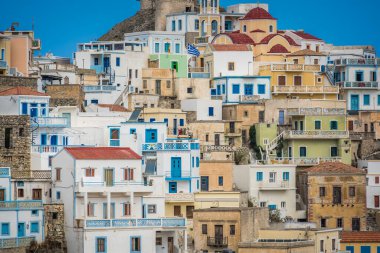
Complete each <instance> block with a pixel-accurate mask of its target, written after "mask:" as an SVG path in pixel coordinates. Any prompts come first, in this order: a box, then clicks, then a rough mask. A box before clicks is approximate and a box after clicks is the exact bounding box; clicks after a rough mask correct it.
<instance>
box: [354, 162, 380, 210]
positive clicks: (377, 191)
mask: <svg viewBox="0 0 380 253" xmlns="http://www.w3.org/2000/svg"><path fill="white" fill-rule="evenodd" d="M358 168H366V169H367V182H368V183H367V189H366V190H367V191H366V194H367V208H371V209H378V210H380V207H376V208H375V197H374V196H380V183H378V184H376V181H375V178H376V177H379V178H380V161H367V160H359V162H358Z"/></svg>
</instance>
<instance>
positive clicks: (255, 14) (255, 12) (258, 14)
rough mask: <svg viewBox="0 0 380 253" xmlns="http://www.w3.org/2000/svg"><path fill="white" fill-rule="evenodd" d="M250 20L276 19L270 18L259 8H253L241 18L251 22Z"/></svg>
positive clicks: (270, 16) (267, 13)
mask: <svg viewBox="0 0 380 253" xmlns="http://www.w3.org/2000/svg"><path fill="white" fill-rule="evenodd" d="M251 19H273V20H276V18H274V17H272V15H270V14H269V12H267V11H266V10H264V9H263V8H260V7H256V8H253V9H252V10H250V11H249V12H248V13H247V14H246V15H245V16H244V17H243V18H242V20H251Z"/></svg>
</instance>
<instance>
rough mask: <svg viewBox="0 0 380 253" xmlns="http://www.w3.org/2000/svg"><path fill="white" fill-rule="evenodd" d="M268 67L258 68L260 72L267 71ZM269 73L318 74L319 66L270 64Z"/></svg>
mask: <svg viewBox="0 0 380 253" xmlns="http://www.w3.org/2000/svg"><path fill="white" fill-rule="evenodd" d="M267 66H269V65H264V66H260V71H264V70H268V67H267ZM270 69H271V71H312V72H320V71H321V65H309V64H288V63H280V64H271V65H270Z"/></svg>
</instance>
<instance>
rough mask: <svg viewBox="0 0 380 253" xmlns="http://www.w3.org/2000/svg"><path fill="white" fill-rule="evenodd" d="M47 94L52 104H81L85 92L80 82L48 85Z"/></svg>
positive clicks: (52, 105)
mask: <svg viewBox="0 0 380 253" xmlns="http://www.w3.org/2000/svg"><path fill="white" fill-rule="evenodd" d="M46 94H48V95H49V96H50V106H51V107H54V106H81V105H82V104H83V100H84V92H83V90H82V86H81V85H79V84H70V85H47V86H46Z"/></svg>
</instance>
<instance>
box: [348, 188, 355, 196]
mask: <svg viewBox="0 0 380 253" xmlns="http://www.w3.org/2000/svg"><path fill="white" fill-rule="evenodd" d="M348 193H349V196H350V197H355V195H356V194H355V187H354V186H350V187H349V188H348Z"/></svg>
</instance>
